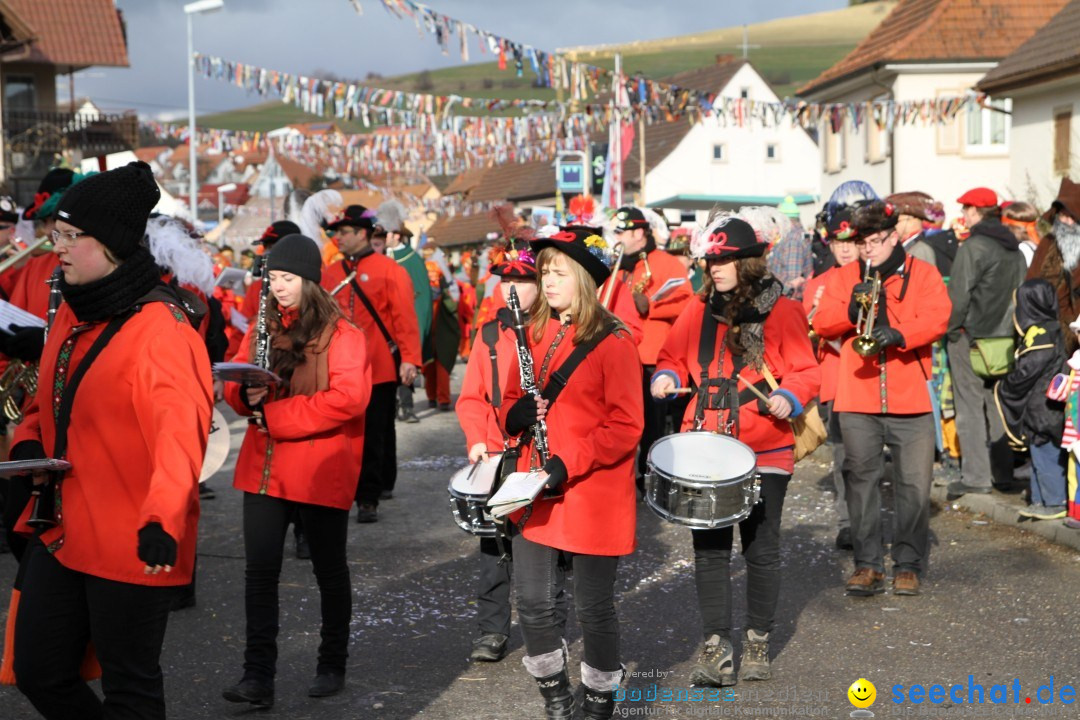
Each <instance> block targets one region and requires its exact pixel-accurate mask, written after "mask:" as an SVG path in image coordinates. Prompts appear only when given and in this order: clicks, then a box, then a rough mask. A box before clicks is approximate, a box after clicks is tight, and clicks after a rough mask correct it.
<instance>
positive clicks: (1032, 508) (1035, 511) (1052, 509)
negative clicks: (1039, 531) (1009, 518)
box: [1020, 505, 1066, 520]
mask: <svg viewBox="0 0 1080 720" xmlns="http://www.w3.org/2000/svg"><path fill="white" fill-rule="evenodd" d="M1065 510H1066V508H1065V506H1064V505H1050V506H1046V505H1028V506H1027V507H1026V508H1024V509H1023V510H1021V511H1020V515H1021V516H1022V517H1028V518H1031V519H1032V520H1060V519H1061V518H1063V517H1065Z"/></svg>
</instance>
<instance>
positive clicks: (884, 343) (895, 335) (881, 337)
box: [870, 325, 904, 348]
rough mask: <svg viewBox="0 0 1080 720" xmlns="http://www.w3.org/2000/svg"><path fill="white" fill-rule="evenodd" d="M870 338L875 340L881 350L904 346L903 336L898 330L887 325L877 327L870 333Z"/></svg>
mask: <svg viewBox="0 0 1080 720" xmlns="http://www.w3.org/2000/svg"><path fill="white" fill-rule="evenodd" d="M870 337H872V338H874V339H875V340H877V341H878V345H880V346H881V347H882V348H887V347H892V346H895V347H903V346H904V336H903V335H902V334H901V333H900V331H899V330H897V329H896V328H894V327H889V326H888V325H878V326H877V327H875V328H874V329H873V330H872V331H871V332H870Z"/></svg>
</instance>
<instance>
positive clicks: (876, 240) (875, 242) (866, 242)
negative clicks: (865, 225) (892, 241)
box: [855, 232, 893, 248]
mask: <svg viewBox="0 0 1080 720" xmlns="http://www.w3.org/2000/svg"><path fill="white" fill-rule="evenodd" d="M892 235H893V234H892V233H891V232H890V233H884V234H882V235H878V236H877V237H874V236H871V237H868V238H863V239H861V240H856V241H855V246H856V247H860V248H861V247H881V246H882V245H884V244H885V242H886V241H887V240H888V239H889V238H891V237H892Z"/></svg>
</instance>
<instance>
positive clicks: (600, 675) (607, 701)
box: [581, 662, 626, 720]
mask: <svg viewBox="0 0 1080 720" xmlns="http://www.w3.org/2000/svg"><path fill="white" fill-rule="evenodd" d="M625 677H626V667H625V666H622V667H621V668H620V669H619V670H614V671H604V670H597V669H595V668H592V667H590V666H589V664H588V663H585V662H582V663H581V685H582V688H583V689H584V691H585V701H584V702H583V703H582V709H583V710H584V712H585V715H584V717H585V720H609V718H611V717H612V716H613V715H614V714H615V691H616V690H618V689H619V685H621V684H622V681H623V679H624V678H625ZM594 688H604V689H603V690H595V689H594Z"/></svg>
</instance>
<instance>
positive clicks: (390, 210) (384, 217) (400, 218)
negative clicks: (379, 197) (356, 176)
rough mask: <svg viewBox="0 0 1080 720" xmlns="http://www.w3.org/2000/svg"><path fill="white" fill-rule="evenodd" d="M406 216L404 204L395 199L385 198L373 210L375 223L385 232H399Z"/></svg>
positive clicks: (403, 225)
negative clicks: (385, 199) (376, 208)
mask: <svg viewBox="0 0 1080 720" xmlns="http://www.w3.org/2000/svg"><path fill="white" fill-rule="evenodd" d="M407 217H408V213H407V212H406V211H405V206H404V205H402V204H401V203H400V202H398V201H397V200H387V201H385V202H384V203H383V204H382V205H380V206H379V209H378V210H376V211H375V224H376V225H378V226H379V227H381V228H382V229H383V230H386V231H387V232H392V233H396V232H401V228H403V227H405V218H407Z"/></svg>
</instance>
